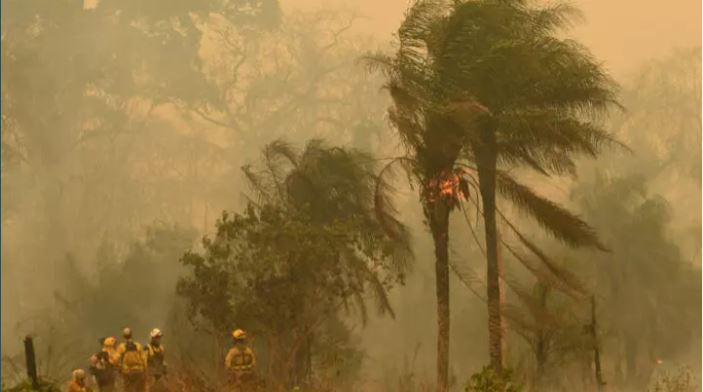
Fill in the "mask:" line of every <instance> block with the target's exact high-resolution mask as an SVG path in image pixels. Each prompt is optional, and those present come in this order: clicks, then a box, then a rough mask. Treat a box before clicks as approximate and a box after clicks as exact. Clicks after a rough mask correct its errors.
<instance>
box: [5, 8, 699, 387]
mask: <svg viewBox="0 0 703 392" xmlns="http://www.w3.org/2000/svg"><path fill="white" fill-rule="evenodd" d="M177 3H178V5H174V6H173V7H172V8H169V7H170V6H171V2H170V1H168V0H153V1H151V2H144V4H149V5H144V4H142V2H141V1H140V0H128V1H125V2H124V3H120V1H119V0H101V1H86V2H85V3H84V2H83V1H78V0H62V1H59V0H57V1H55V2H46V1H39V0H15V1H5V2H3V3H2V24H3V27H2V45H3V49H2V50H3V54H2V56H3V57H2V94H3V96H2V100H3V109H2V110H3V133H2V143H3V144H2V147H3V150H2V167H3V168H2V355H3V359H4V360H3V370H4V371H3V377H4V380H3V381H4V382H5V383H8V382H9V383H10V384H11V383H13V382H15V381H16V380H17V379H18V378H19V377H21V375H20V374H21V370H18V369H21V368H22V361H23V359H22V358H23V357H22V352H21V350H22V338H23V337H24V336H25V335H28V334H29V335H33V336H35V337H36V342H37V343H36V344H37V346H38V356H39V362H40V370H41V371H42V372H43V374H45V375H46V376H48V377H50V378H52V379H55V380H58V381H60V382H65V381H67V380H68V377H69V371H70V370H71V369H73V368H76V367H85V366H87V358H88V357H89V356H90V355H91V354H92V353H93V352H94V351H95V350H97V348H98V347H97V339H98V338H100V337H103V336H107V335H116V334H118V333H119V331H120V330H121V328H122V327H124V326H128V325H129V326H131V327H132V328H133V329H134V330H135V331H136V335H137V338H138V339H139V340H145V339H146V338H147V333H148V331H149V330H150V329H151V328H153V327H159V328H161V329H162V330H164V331H165V334H166V337H165V339H164V340H165V345H166V346H167V347H169V346H171V347H173V349H172V350H170V354H169V355H173V361H174V363H175V362H177V363H180V364H188V363H190V362H192V363H193V366H197V367H200V368H203V369H207V370H204V372H206V373H207V372H210V371H211V370H212V369H208V368H211V367H212V366H211V364H212V363H213V362H212V361H213V360H214V361H217V360H218V359H217V358H218V357H217V355H218V352H217V350H218V347H219V346H217V345H218V344H219V343H218V340H217V339H218V337H213V336H212V334H208V332H207V331H203V330H198V329H196V328H194V327H193V326H192V325H191V323H190V320H189V319H188V316H187V311H186V306H185V304H184V302H183V299H182V298H180V297H179V296H177V295H176V284H177V281H178V278H179V277H181V276H183V275H185V274H187V273H188V271H187V269H186V268H184V267H183V266H182V265H181V264H180V263H179V259H180V258H181V256H182V255H183V254H184V253H185V252H186V251H188V250H198V251H200V250H202V245H201V242H200V240H201V238H202V237H203V236H212V235H213V234H214V233H215V230H216V229H215V224H216V221H217V220H218V218H219V217H220V216H221V213H222V211H224V210H228V211H239V210H241V208H242V207H243V206H244V205H245V203H246V202H247V200H248V196H250V195H251V194H252V192H251V189H250V188H249V187H248V183H247V181H246V178H245V177H244V175H243V174H242V171H241V170H240V168H241V167H242V166H244V165H246V164H248V163H251V162H255V161H257V160H258V159H260V156H261V149H262V148H263V147H264V146H265V145H266V144H267V143H270V142H272V141H274V140H277V139H279V138H283V139H285V140H287V141H288V142H290V143H292V144H293V145H295V146H297V147H299V148H300V149H302V148H303V146H304V145H305V144H306V143H307V142H308V140H310V139H313V138H321V139H324V140H326V141H327V142H328V143H329V144H332V145H338V146H344V147H354V148H358V149H361V150H364V151H367V152H369V153H371V154H373V155H374V156H375V157H378V158H389V157H395V156H398V155H399V154H401V153H402V146H401V144H400V141H399V140H398V139H397V138H396V135H395V133H394V131H393V129H392V128H391V127H390V125H389V122H388V119H387V114H386V109H387V108H388V106H389V105H390V103H391V100H390V98H389V96H388V92H387V90H383V89H381V87H382V86H383V85H384V80H383V77H382V75H378V74H374V73H370V72H368V71H367V70H365V69H364V67H362V66H361V65H360V63H359V58H360V57H362V56H364V55H366V54H368V53H370V52H375V51H378V50H382V51H389V50H392V44H391V42H392V41H393V34H395V33H396V31H397V28H398V26H399V24H400V22H401V21H402V19H403V17H404V13H405V11H406V9H407V8H408V6H409V3H408V1H406V0H386V1H378V0H376V1H371V0H359V1H356V2H348V1H341V0H334V1H321V0H280V2H279V3H278V5H279V6H280V7H273V6H272V7H271V8H270V9H269V8H266V9H265V10H264V11H263V12H262V13H261V14H256V15H254V16H251V15H248V14H247V13H246V12H247V11H241V10H235V11H232V10H229V11H228V12H231V13H229V14H226V15H225V16H223V14H225V12H221V10H213V9H209V8H208V7H206V6H202V8H199V7H200V6H199V5H198V4H200V3H203V4H205V3H208V4H209V3H217V2H198V1H179V2H177ZM222 3H227V2H226V1H225V2H222ZM250 3H257V2H250ZM261 3H263V4H276V3H277V2H276V1H275V0H269V1H263V2H261ZM351 3H353V5H350V4H351ZM573 4H574V5H576V6H577V7H578V8H580V9H581V11H582V12H583V16H584V18H583V20H582V21H580V22H579V23H577V24H576V25H575V26H574V27H573V29H571V30H569V31H568V32H566V34H568V35H569V36H570V37H572V38H574V39H575V40H577V41H579V42H581V43H582V44H584V45H585V46H587V47H588V49H589V50H590V51H591V53H592V54H593V55H594V56H595V58H597V59H598V61H599V62H601V63H602V64H603V65H604V67H605V68H606V69H607V70H608V71H609V72H610V73H611V75H612V76H613V77H614V78H615V79H616V80H617V82H618V83H619V84H620V90H619V92H618V93H619V99H620V100H621V102H622V104H623V105H624V107H625V110H623V111H621V112H614V113H613V114H611V115H610V116H609V117H608V118H606V119H603V121H604V122H605V124H606V127H607V128H608V129H609V130H611V131H612V132H613V134H614V136H615V137H616V138H618V139H619V140H621V141H623V142H624V143H626V144H627V145H628V147H629V148H630V149H631V150H632V151H631V152H627V151H624V150H617V149H615V150H613V151H608V152H606V153H604V154H603V155H602V156H601V157H599V158H598V159H596V160H590V159H584V160H583V162H579V165H580V166H579V167H578V176H577V177H575V178H569V177H564V178H555V179H550V180H549V181H545V180H544V178H543V177H539V176H535V175H533V174H530V173H525V177H524V178H527V179H529V181H528V182H529V183H530V185H533V186H534V187H535V189H537V190H538V191H539V192H540V193H541V194H543V195H545V196H548V197H550V198H552V199H554V200H556V201H558V202H559V203H562V204H565V205H567V206H569V207H570V208H571V209H572V210H573V211H576V212H577V213H578V214H579V215H580V216H582V217H583V218H584V219H585V220H586V221H588V222H589V223H591V224H592V225H593V227H594V228H595V230H596V231H597V232H598V233H599V234H601V235H602V237H603V238H604V241H606V243H607V244H608V246H609V247H610V248H611V250H612V253H609V254H607V255H602V254H596V253H589V252H580V251H574V250H570V249H564V248H565V247H564V246H562V245H559V244H558V243H556V241H553V240H552V239H551V238H549V237H548V236H546V235H543V234H540V233H541V232H540V231H539V230H538V229H539V228H538V227H537V226H536V225H534V227H533V226H529V225H530V223H528V222H526V221H527V220H526V219H524V217H523V216H521V215H520V214H519V213H517V212H515V211H510V212H509V213H511V214H512V216H514V217H515V219H517V220H519V221H520V222H523V221H525V222H524V223H525V225H527V227H529V228H530V229H534V230H530V232H531V233H532V232H534V233H535V234H534V236H535V237H536V238H537V239H539V241H540V243H543V244H545V245H544V246H545V247H547V248H548V249H550V251H552V252H553V254H555V255H557V258H559V259H560V260H566V261H565V263H567V262H568V265H569V266H570V268H571V269H572V270H573V271H574V273H575V274H577V275H579V276H580V277H581V278H582V280H583V281H585V282H586V284H587V286H588V288H589V289H590V290H592V291H594V292H596V293H598V298H599V301H602V303H603V305H601V306H602V308H601V310H600V313H599V316H600V317H601V320H599V323H601V325H603V330H604V331H607V332H604V337H603V343H602V351H603V354H602V355H603V358H604V374H605V377H606V378H607V381H609V382H610V381H611V380H612V382H613V384H615V383H618V382H620V383H622V385H626V384H627V383H628V382H631V381H632V380H634V379H636V378H637V379H638V380H639V379H643V378H647V380H649V379H650V376H651V378H652V379H653V378H654V377H655V374H656V372H657V371H660V370H661V369H666V370H667V371H672V372H676V371H679V370H680V369H681V368H683V367H690V368H691V369H695V371H694V375H695V376H696V377H697V379H698V380H699V381H698V382H700V374H699V372H698V370H697V369H700V357H701V352H700V347H701V341H700V326H701V314H700V309H701V306H700V305H701V304H700V297H701V293H700V283H701V282H700V273H701V253H700V248H701V242H700V238H701V202H700V201H701V167H700V164H701V152H700V146H701V101H700V99H701V90H700V89H701V52H700V46H701V17H700V16H701V3H700V2H698V1H692V0H685V1H684V0H682V1H676V2H671V3H667V4H664V3H663V2H654V1H635V0H623V1H597V0H593V1H577V2H574V3H573ZM188 7H192V8H198V9H190V8H188ZM213 7H214V6H213ZM173 20H177V21H180V22H178V23H173V24H171V22H169V23H166V22H164V21H173ZM164 26H166V27H164ZM403 177H404V175H398V176H396V178H395V181H394V185H396V187H397V188H398V189H397V193H396V204H397V208H398V210H399V216H400V217H401V219H402V221H403V222H404V223H405V224H407V225H408V226H409V227H410V231H411V233H412V236H413V248H414V249H413V250H414V253H415V260H414V263H413V265H412V270H411V271H410V272H409V274H408V277H407V279H406V282H405V284H404V285H403V286H400V287H394V288H393V289H392V291H391V293H390V303H391V305H392V306H393V308H394V310H395V318H391V317H388V316H381V315H378V314H376V313H373V312H369V315H370V318H369V320H368V322H367V323H365V324H364V323H361V322H360V321H359V318H358V317H357V315H356V314H354V313H352V314H349V315H346V314H345V315H344V316H342V317H343V319H344V321H345V323H346V325H347V326H348V327H349V329H350V330H351V331H352V332H351V334H352V336H353V338H352V339H351V341H352V342H353V344H355V345H356V348H357V349H358V350H359V351H360V352H363V355H362V357H363V361H362V362H361V365H360V366H359V369H357V372H356V373H355V376H354V377H353V382H352V381H349V380H346V381H344V382H345V383H347V384H348V385H347V386H348V388H349V389H348V390H362V391H376V390H378V391H391V390H393V391H395V390H398V391H399V392H400V391H401V390H403V391H410V390H413V391H420V390H422V389H420V386H421V385H425V384H431V383H432V382H433V381H434V377H435V375H434V374H435V373H434V372H435V363H436V340H435V339H436V334H437V327H436V324H437V322H436V309H435V306H436V300H435V298H434V295H435V294H434V293H435V286H434V282H435V280H434V259H433V257H434V253H433V252H434V250H433V243H432V238H431V235H430V234H429V232H428V230H427V228H426V226H425V225H424V222H423V212H422V206H421V205H420V203H419V202H418V198H417V189H411V188H410V187H408V186H407V183H406V182H404V181H403ZM455 215H456V216H453V217H452V218H451V219H452V220H451V222H450V224H451V227H452V229H453V231H452V235H451V237H450V259H451V260H452V261H453V262H454V263H456V265H459V266H460V268H461V269H462V271H463V272H462V273H463V275H461V274H460V273H457V274H452V277H451V285H450V291H451V309H452V318H451V341H452V345H451V348H450V358H451V359H450V374H451V377H452V379H453V380H454V387H453V388H454V389H453V390H457V391H458V390H462V389H461V386H462V385H464V384H465V383H466V381H467V379H468V378H469V376H470V375H471V374H473V373H474V372H476V371H478V370H480V369H481V367H482V366H483V365H485V364H486V363H487V362H488V345H487V339H488V331H487V328H486V327H487V322H488V321H487V312H486V306H485V302H484V301H483V300H482V299H481V298H479V296H478V295H476V294H475V293H474V292H472V290H474V291H476V292H478V293H483V292H485V287H484V286H482V279H483V278H484V277H485V275H486V271H485V258H484V256H483V254H482V253H481V250H480V249H479V247H478V246H477V242H480V241H482V240H483V237H482V236H481V235H479V236H478V238H477V241H474V239H473V237H472V235H473V234H472V232H471V231H470V230H469V227H470V226H468V225H467V222H466V220H465V219H464V217H463V216H461V215H459V214H455ZM613 220H616V222H613ZM648 246H649V248H648ZM520 268H521V267H520V266H519V265H518V264H517V263H516V262H514V261H512V260H509V259H508V258H507V257H506V270H507V271H508V272H507V273H508V274H510V275H511V276H513V277H515V278H516V279H518V280H520V281H521V282H524V284H525V285H526V287H530V285H531V284H532V283H533V280H534V279H533V278H531V277H530V276H529V274H526V273H525V272H524V271H522V270H521V269H520ZM467 275H470V276H472V277H474V278H472V279H468V280H467V279H466V276H467ZM660 277H662V278H660ZM664 277H665V278H664ZM467 281H468V283H467ZM619 290H620V291H619ZM623 293H624V294H623ZM509 300H510V298H509ZM574 306H576V307H578V309H579V310H578V312H581V313H583V315H584V317H586V315H588V314H589V313H588V312H589V311H590V310H589V308H588V307H587V306H585V305H584V306H582V308H583V309H582V310H581V307H579V306H581V305H574ZM625 313H628V314H630V313H632V315H629V316H627V317H625V316H623V315H624V314H625ZM672 318H673V319H675V321H676V323H673V322H671V321H669V320H671V319H672ZM673 324H676V325H673ZM643 325H645V326H646V327H642V326H643ZM628 331H634V332H632V336H631V337H629V338H628V336H627V335H628ZM508 345H509V362H510V363H511V364H513V367H515V368H516V369H517V370H518V371H520V372H526V373H529V371H530V369H532V368H531V366H534V365H533V363H532V362H531V361H532V360H531V355H532V354H531V351H530V347H529V344H527V343H526V342H525V340H524V337H523V336H522V335H520V333H518V332H515V331H511V332H509V335H508ZM588 355H590V352H589V354H588ZM213 358H214V359H213ZM569 358H570V357H569ZM570 360H571V359H566V357H565V359H563V361H564V363H569V365H564V368H565V370H564V374H565V376H564V378H565V380H566V381H565V380H563V379H560V380H556V379H555V380H554V382H555V383H562V384H560V385H569V384H572V383H578V384H579V386H580V385H581V377H582V373H583V370H582V369H581V368H579V367H578V366H577V365H571V364H570V363H571V362H568V361H570ZM189 361H190V362H189ZM657 361H661V364H660V365H661V366H659V368H656V366H654V365H652V364H653V363H655V364H656V363H657ZM557 362H558V361H557ZM574 363H576V362H574ZM555 366H556V365H555ZM589 372H590V369H588V370H586V373H588V374H590V373H589ZM408 382H410V383H412V384H413V385H415V386H414V387H413V388H414V389H409V388H406V389H403V388H404V387H403V385H405V386H406V387H407V385H408V384H407V383H408ZM404 383H405V384H404ZM352 384H353V387H352ZM352 388H355V389H352ZM340 390H343V389H341V388H340ZM584 390H588V389H584ZM632 390H638V389H636V388H635V389H632Z"/></svg>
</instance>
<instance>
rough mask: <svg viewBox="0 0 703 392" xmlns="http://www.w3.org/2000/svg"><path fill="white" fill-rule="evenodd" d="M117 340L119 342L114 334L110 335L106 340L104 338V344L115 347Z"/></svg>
mask: <svg viewBox="0 0 703 392" xmlns="http://www.w3.org/2000/svg"><path fill="white" fill-rule="evenodd" d="M116 342H117V339H115V337H114V336H108V337H106V338H105V340H103V346H105V347H114V346H115V343H116Z"/></svg>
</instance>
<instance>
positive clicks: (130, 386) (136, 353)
mask: <svg viewBox="0 0 703 392" xmlns="http://www.w3.org/2000/svg"><path fill="white" fill-rule="evenodd" d="M122 337H123V338H124V341H123V342H122V343H120V346H119V347H118V348H117V352H118V353H119V355H120V366H121V371H122V384H123V385H124V392H146V356H145V355H144V349H143V348H142V345H141V344H139V343H137V342H135V341H134V340H132V330H131V329H129V328H125V329H124V330H122Z"/></svg>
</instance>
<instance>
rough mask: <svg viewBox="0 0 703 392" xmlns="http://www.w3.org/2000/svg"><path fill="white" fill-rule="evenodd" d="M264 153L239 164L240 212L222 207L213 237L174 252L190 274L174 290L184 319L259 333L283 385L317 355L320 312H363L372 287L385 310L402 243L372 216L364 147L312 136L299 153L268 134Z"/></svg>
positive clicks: (277, 384)
mask: <svg viewBox="0 0 703 392" xmlns="http://www.w3.org/2000/svg"><path fill="white" fill-rule="evenodd" d="M263 155H264V159H263V164H262V165H261V168H256V167H251V166H248V167H245V168H244V170H245V173H247V176H248V178H249V179H250V183H251V185H252V187H253V189H254V190H255V192H256V198H255V199H253V200H251V201H250V202H249V205H248V207H247V209H246V210H245V211H244V212H242V213H237V214H233V215H232V216H230V215H229V214H226V213H225V214H224V215H223V217H222V219H221V220H219V221H218V223H217V234H216V236H215V237H214V239H212V240H211V239H207V238H206V239H204V240H203V247H204V254H198V253H187V254H186V255H185V256H184V257H183V259H182V262H183V263H184V265H186V266H189V267H190V268H192V270H193V274H192V275H190V276H187V277H185V278H183V279H182V280H181V281H180V282H179V285H178V292H179V293H180V294H181V295H183V296H184V297H186V298H187V299H188V301H189V304H190V314H191V315H192V318H193V321H195V322H196V323H197V322H198V320H201V321H206V323H207V324H209V325H210V327H211V328H212V332H213V333H214V334H219V335H221V336H226V333H227V332H229V330H230V329H231V328H232V327H233V326H242V327H244V328H246V329H248V330H250V331H252V333H253V334H254V335H255V336H261V337H263V338H264V339H265V342H266V346H265V348H266V355H267V357H268V377H267V379H268V380H270V381H271V382H273V383H274V386H273V387H274V388H282V387H284V386H289V385H288V384H289V382H291V381H297V382H300V381H304V379H305V376H306V373H305V367H299V366H297V365H300V364H301V362H302V361H303V360H304V359H305V358H309V357H310V356H313V357H315V356H318V357H320V356H321V355H322V353H323V352H322V350H321V349H320V344H321V343H322V342H321V341H320V340H319V339H320V338H321V337H322V336H325V335H326V334H329V333H330V330H327V329H325V326H327V327H332V326H333V325H332V324H328V323H327V322H326V320H328V319H330V318H335V317H337V315H338V312H339V311H340V310H342V309H345V308H346V309H356V310H357V311H358V312H359V314H360V316H361V318H362V321H363V320H365V319H366V313H367V310H366V304H365V298H364V297H365V296H366V295H368V294H371V295H372V296H374V297H375V298H376V301H377V305H378V309H379V311H381V312H390V313H391V314H393V311H392V307H391V304H390V302H389V301H388V298H387V290H388V289H389V288H390V287H392V285H393V284H394V283H397V282H402V280H403V274H404V271H405V261H406V259H407V257H408V252H407V249H408V245H407V242H406V241H407V239H406V238H404V237H399V238H398V239H392V238H389V237H388V236H386V233H385V231H384V230H382V228H381V227H380V222H378V221H377V220H376V218H375V217H376V212H375V211H374V209H373V206H374V200H373V196H374V192H375V188H374V187H375V183H376V177H375V175H374V173H373V170H372V169H373V160H371V159H369V157H368V156H366V155H365V154H362V153H359V152H356V151H346V150H344V149H341V148H330V147H326V146H325V145H324V144H323V143H322V142H321V141H311V142H309V143H308V145H307V146H306V148H305V150H304V151H303V152H302V153H301V154H298V153H297V152H296V151H295V150H294V149H293V148H292V147H291V146H289V145H287V144H285V143H283V142H274V143H271V144H269V145H268V146H267V147H266V148H265V149H264V154H263ZM386 214H387V215H386V216H387V218H388V219H394V218H393V216H392V215H393V214H392V212H391V211H387V212H386ZM397 228H398V229H399V231H398V232H399V234H401V235H402V234H403V233H404V228H403V227H402V226H401V225H400V224H398V226H397ZM316 347H317V349H316V351H315V352H313V351H311V350H312V349H313V348H316ZM323 348H324V349H325V350H326V351H330V350H331V351H332V353H333V354H334V349H333V348H332V347H330V346H326V347H323ZM338 354H339V353H338ZM328 355H330V353H329V352H328V353H327V356H328ZM323 357H324V356H323ZM323 357H320V358H323ZM321 360H323V359H321ZM333 362H334V361H332V362H330V361H327V362H326V363H327V364H328V365H330V364H332V363H333ZM307 376H308V377H309V374H307Z"/></svg>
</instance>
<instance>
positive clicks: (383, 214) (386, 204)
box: [374, 159, 411, 251]
mask: <svg viewBox="0 0 703 392" xmlns="http://www.w3.org/2000/svg"><path fill="white" fill-rule="evenodd" d="M401 161H402V160H401V159H394V160H392V161H390V162H388V163H387V164H386V165H385V166H384V167H383V168H382V169H381V171H380V172H379V174H378V175H377V176H376V188H375V192H374V211H375V214H376V219H377V220H378V222H379V223H380V225H381V227H382V228H383V230H384V231H385V232H386V234H387V235H388V236H389V237H390V238H391V239H392V240H394V241H396V242H398V243H400V244H402V245H403V246H404V247H405V248H406V249H407V250H408V251H410V250H411V246H410V242H409V238H410V233H409V232H408V230H407V228H406V227H405V225H403V224H402V223H401V222H400V221H399V220H398V218H397V214H398V209H397V208H396V207H395V204H394V203H393V196H394V193H395V187H393V185H391V181H392V180H393V177H394V175H395V172H394V166H395V165H398V164H400V163H401Z"/></svg>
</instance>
